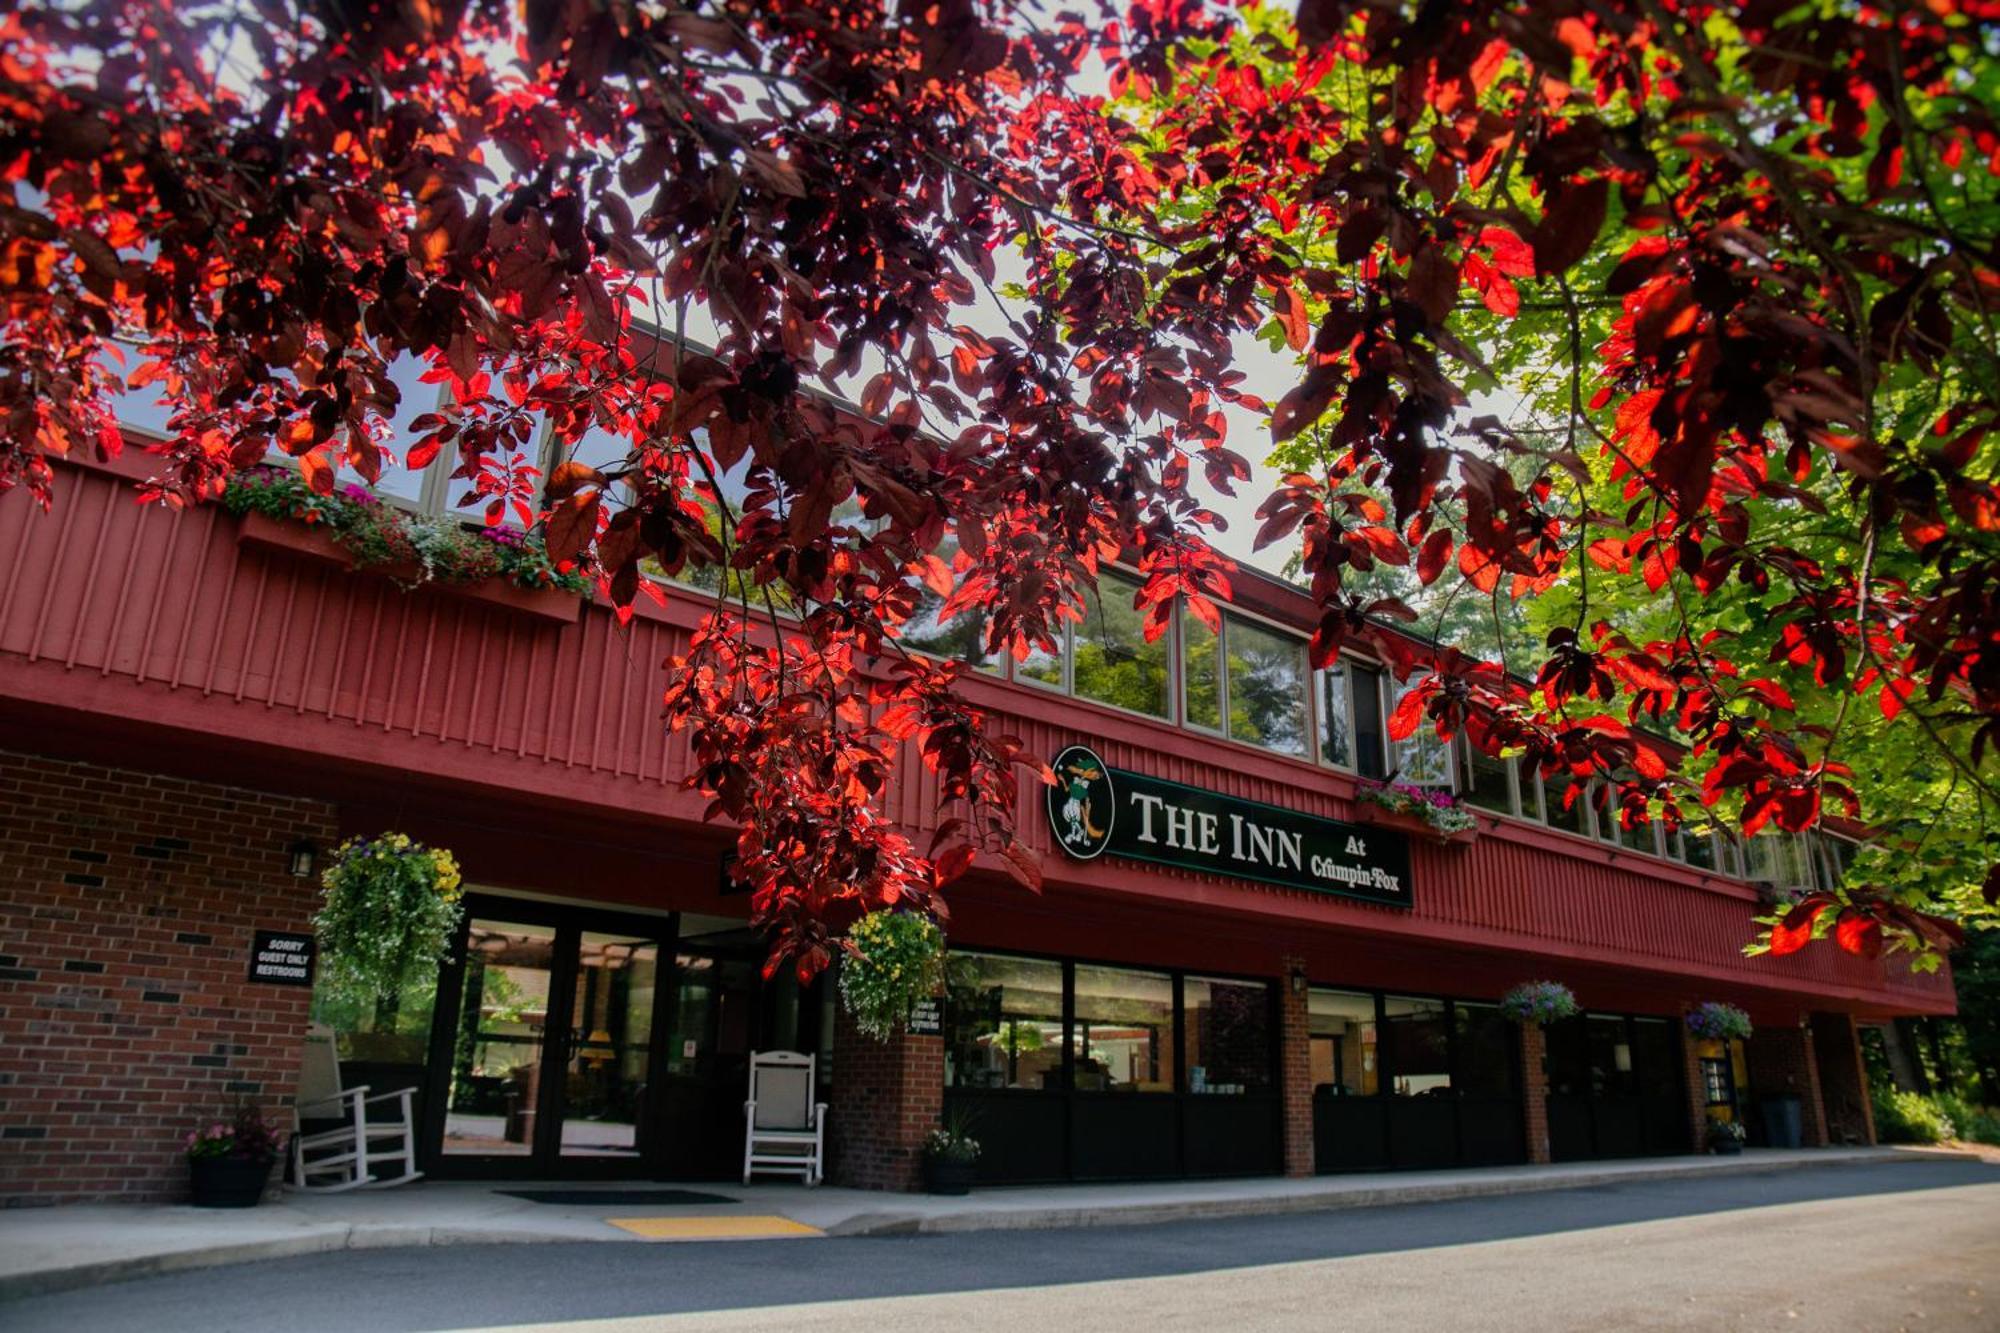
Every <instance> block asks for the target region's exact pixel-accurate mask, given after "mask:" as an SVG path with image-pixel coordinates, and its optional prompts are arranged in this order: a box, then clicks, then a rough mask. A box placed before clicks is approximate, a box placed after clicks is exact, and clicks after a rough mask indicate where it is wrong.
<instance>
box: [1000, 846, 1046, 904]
mask: <svg viewBox="0 0 2000 1333" xmlns="http://www.w3.org/2000/svg"><path fill="white" fill-rule="evenodd" d="M1000 855H1001V856H1002V857H1004V858H1005V859H1006V862H1007V873H1008V874H1010V875H1012V876H1013V877H1014V878H1015V879H1016V880H1018V881H1019V882H1020V884H1021V886H1022V887H1023V888H1025V889H1027V890H1028V891H1029V892H1030V893H1040V892H1041V891H1042V860H1041V858H1040V857H1038V856H1036V855H1035V853H1034V852H1033V851H1032V850H1031V849H1030V848H1028V847H1027V846H1026V845H1024V844H1023V843H1022V842H1021V840H1020V839H1018V838H1009V839H1008V840H1007V845H1006V846H1005V847H1002V848H1001V849H1000Z"/></svg>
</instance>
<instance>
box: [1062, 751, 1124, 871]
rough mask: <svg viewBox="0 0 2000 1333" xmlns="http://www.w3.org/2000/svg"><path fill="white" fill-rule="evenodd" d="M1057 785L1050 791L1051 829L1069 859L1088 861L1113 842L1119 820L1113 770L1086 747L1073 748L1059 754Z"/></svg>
mask: <svg viewBox="0 0 2000 1333" xmlns="http://www.w3.org/2000/svg"><path fill="white" fill-rule="evenodd" d="M1051 767H1052V768H1053V769H1054V770H1055V775H1056V784H1055V786H1053V787H1050V788H1049V789H1048V810H1049V827H1050V828H1051V829H1052V830H1054V832H1055V835H1056V843H1057V845H1058V846H1060V847H1061V848H1062V849H1063V851H1064V852H1066V853H1067V854H1068V855H1070V856H1072V857H1074V858H1076V859H1077V860H1079V861H1088V860H1091V859H1092V858H1093V857H1096V856H1098V855H1099V854H1100V853H1102V852H1103V851H1104V848H1105V845H1106V844H1107V843H1109V842H1110V841H1111V824H1112V821H1113V819H1114V818H1116V816H1117V809H1116V807H1115V806H1114V805H1113V799H1114V798H1113V795H1112V791H1111V770H1110V769H1109V768H1107V767H1106V766H1105V764H1104V761H1103V760H1102V759H1099V758H1098V757H1097V755H1096V753H1095V752H1093V751H1092V750H1091V749H1090V747H1089V746H1086V745H1072V746H1070V747H1069V748H1068V749H1066V750H1064V751H1063V752H1062V753H1061V754H1058V755H1057V756H1056V759H1055V763H1054V764H1052V765H1051Z"/></svg>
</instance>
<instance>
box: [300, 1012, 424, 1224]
mask: <svg viewBox="0 0 2000 1333" xmlns="http://www.w3.org/2000/svg"><path fill="white" fill-rule="evenodd" d="M413 1091H414V1089H411V1088H402V1089H399V1090H397V1091H395V1092H379V1093H376V1094H375V1095H374V1096H372V1097H371V1096H369V1095H368V1085H367V1084H365V1083H364V1084H362V1085H361V1086H360V1087H358V1088H343V1087H341V1086H340V1059H339V1057H338V1055H337V1054H336V1053H335V1051H334V1046H333V1033H332V1032H331V1031H330V1030H329V1029H327V1028H324V1027H320V1026H318V1025H314V1027H313V1029H312V1031H311V1032H310V1033H308V1034H307V1036H306V1051H305V1062H304V1064H303V1065H302V1066H301V1067H300V1070H299V1097H298V1102H297V1105H296V1115H297V1120H298V1132H297V1133H295V1134H293V1135H292V1184H294V1185H296V1186H297V1187H298V1188H300V1189H302V1190H312V1191H315V1192H317V1193H321V1194H333V1193H336V1192H338V1191H340V1190H355V1189H385V1188H387V1187H388V1186H390V1185H401V1184H404V1183H405V1182H407V1181H412V1180H415V1179H416V1178H417V1177H419V1176H421V1175H422V1174H423V1172H421V1171H419V1170H417V1133H416V1128H415V1125H414V1123H413V1120H412V1117H411V1114H410V1094H411V1093H412V1092H413ZM389 1102H394V1103H395V1104H396V1107H397V1110H398V1114H397V1116H396V1117H395V1118H394V1119H393V1120H392V1119H389V1118H388V1117H386V1116H384V1117H382V1118H380V1119H370V1118H369V1115H368V1108H369V1107H371V1106H380V1105H383V1104H385V1103H389ZM335 1118H338V1119H339V1120H340V1121H341V1124H340V1127H339V1128H337V1129H325V1130H318V1131H315V1132H313V1133H310V1134H308V1133H307V1132H306V1128H305V1124H306V1121H307V1120H329V1119H335ZM390 1167H396V1168H400V1174H392V1175H385V1176H383V1177H382V1178H381V1179H379V1180H378V1179H376V1178H375V1172H376V1170H377V1169H379V1168H390Z"/></svg>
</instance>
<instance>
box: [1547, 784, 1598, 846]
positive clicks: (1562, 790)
mask: <svg viewBox="0 0 2000 1333" xmlns="http://www.w3.org/2000/svg"><path fill="white" fill-rule="evenodd" d="M1542 810H1543V813H1544V815H1545V817H1546V818H1547V820H1548V824H1549V827H1550V828H1559V829H1565V830H1567V831H1569V832H1571V833H1579V834H1582V835H1583V836H1584V837H1586V838H1587V837H1589V836H1590V790H1589V787H1588V785H1587V784H1585V783H1582V782H1577V781H1574V780H1573V779H1570V778H1567V777H1563V776H1560V775H1556V774H1551V775H1550V776H1549V777H1547V778H1546V779H1544V780H1543V789H1542Z"/></svg>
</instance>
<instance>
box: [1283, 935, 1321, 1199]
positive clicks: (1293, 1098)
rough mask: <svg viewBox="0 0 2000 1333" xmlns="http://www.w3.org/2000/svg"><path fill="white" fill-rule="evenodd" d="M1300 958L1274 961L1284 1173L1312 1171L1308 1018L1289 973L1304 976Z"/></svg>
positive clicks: (1303, 999) (1300, 991)
mask: <svg viewBox="0 0 2000 1333" xmlns="http://www.w3.org/2000/svg"><path fill="white" fill-rule="evenodd" d="M1305 966H1306V965H1305V960H1304V959H1303V958H1285V959H1282V960H1280V962H1279V965H1278V1073H1279V1087H1280V1089H1281V1090H1282V1092H1283V1095H1284V1102H1285V1121H1284V1135H1285V1174H1286V1175H1288V1176H1309V1175H1311V1174H1312V1173H1313V1088H1312V1041H1311V1032H1310V1027H1309V1022H1310V1018H1309V1015H1308V1013H1307V1010H1306V992H1305V989H1304V988H1303V987H1298V986H1294V985H1293V983H1292V979H1293V977H1295V976H1297V977H1303V976H1305Z"/></svg>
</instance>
